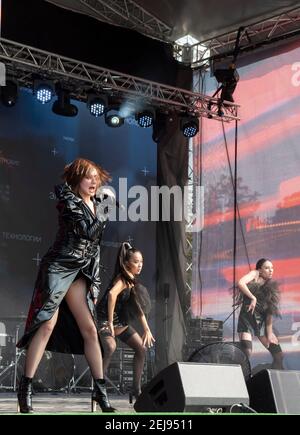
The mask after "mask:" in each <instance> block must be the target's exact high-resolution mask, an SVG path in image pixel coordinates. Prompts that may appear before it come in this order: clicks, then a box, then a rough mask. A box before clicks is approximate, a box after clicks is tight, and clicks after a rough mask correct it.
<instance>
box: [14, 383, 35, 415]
mask: <svg viewBox="0 0 300 435" xmlns="http://www.w3.org/2000/svg"><path fill="white" fill-rule="evenodd" d="M31 396H32V378H27V377H26V376H22V377H21V379H20V383H19V389H18V411H19V412H21V413H23V414H29V413H31V412H33V409H32V399H31Z"/></svg>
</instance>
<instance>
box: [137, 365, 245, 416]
mask: <svg viewBox="0 0 300 435" xmlns="http://www.w3.org/2000/svg"><path fill="white" fill-rule="evenodd" d="M235 403H244V404H246V405H248V404H249V396H248V392H247V387H246V383H245V380H244V376H243V372H242V369H241V366H240V365H226V364H197V363H189V362H184V363H183V362H179V363H174V364H171V365H170V366H168V367H166V368H165V369H163V370H162V371H161V372H159V373H158V374H157V375H156V376H155V377H154V378H153V379H152V380H151V381H150V382H149V383H148V384H147V385H146V387H145V389H144V390H143V392H142V394H141V395H140V396H139V398H138V399H137V401H136V402H135V405H134V409H135V410H136V411H138V412H184V411H185V412H207V411H208V408H229V407H230V406H231V405H233V404H235Z"/></svg>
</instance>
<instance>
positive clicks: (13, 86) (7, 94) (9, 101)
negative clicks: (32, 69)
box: [0, 79, 18, 107]
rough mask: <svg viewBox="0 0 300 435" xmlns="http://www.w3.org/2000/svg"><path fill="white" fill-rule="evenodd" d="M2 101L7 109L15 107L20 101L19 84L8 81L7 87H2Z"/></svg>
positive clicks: (0, 90) (0, 88)
mask: <svg viewBox="0 0 300 435" xmlns="http://www.w3.org/2000/svg"><path fill="white" fill-rule="evenodd" d="M0 92H1V101H2V103H3V104H4V106H6V107H13V106H14V105H15V104H16V102H17V100H18V84H17V82H15V81H14V80H12V79H9V80H6V86H1V87H0Z"/></svg>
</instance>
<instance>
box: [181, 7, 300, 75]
mask: <svg viewBox="0 0 300 435" xmlns="http://www.w3.org/2000/svg"><path fill="white" fill-rule="evenodd" d="M299 24H300V8H299V7H298V8H293V9H291V10H289V11H286V12H283V13H280V14H278V15H276V16H274V17H272V18H267V19H264V20H263V21H259V22H256V23H253V24H249V25H245V26H244V28H245V32H244V33H243V34H242V36H241V39H240V45H241V50H240V51H241V52H242V51H243V49H244V47H245V48H247V47H248V48H249V49H251V47H253V49H254V48H256V47H258V46H261V45H263V44H267V43H270V42H272V41H274V42H276V41H278V39H280V38H281V39H284V38H287V37H293V36H294V35H296V33H297V32H298V34H299ZM237 33H238V30H235V31H234V32H230V33H226V34H223V35H220V36H217V37H215V38H211V39H207V40H203V41H201V42H200V43H198V44H194V45H192V46H191V47H190V50H191V51H192V53H193V58H192V62H191V66H192V67H193V68H194V67H197V66H201V64H203V63H205V62H207V61H208V60H209V59H214V58H218V57H219V58H222V57H226V56H228V55H229V54H230V52H232V51H233V50H234V46H235V41H236V38H237ZM203 45H204V46H205V47H206V50H204V51H203ZM176 50H177V51H180V50H182V47H180V46H176V44H175V47H174V51H175V52H176ZM208 53H209V54H208Z"/></svg>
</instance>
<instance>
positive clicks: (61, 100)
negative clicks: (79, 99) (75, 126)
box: [52, 87, 78, 117]
mask: <svg viewBox="0 0 300 435" xmlns="http://www.w3.org/2000/svg"><path fill="white" fill-rule="evenodd" d="M56 93H57V100H56V101H54V103H53V106H52V112H54V113H55V114H56V115H62V116H69V117H72V116H76V115H77V113H78V109H77V107H76V106H75V105H74V104H71V102H70V93H69V91H67V90H66V89H62V88H60V87H58V88H57V89H56Z"/></svg>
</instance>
